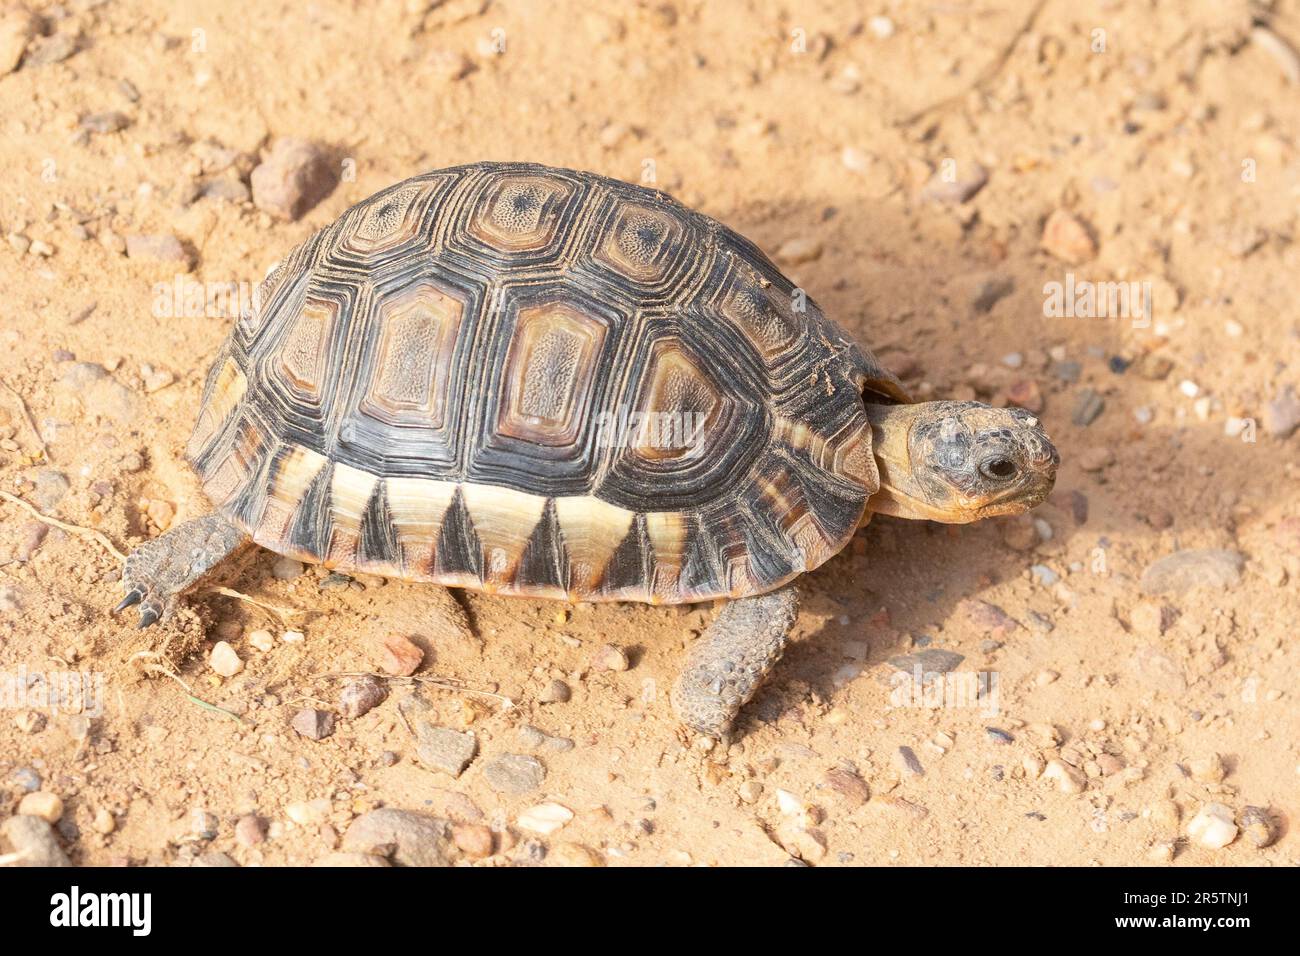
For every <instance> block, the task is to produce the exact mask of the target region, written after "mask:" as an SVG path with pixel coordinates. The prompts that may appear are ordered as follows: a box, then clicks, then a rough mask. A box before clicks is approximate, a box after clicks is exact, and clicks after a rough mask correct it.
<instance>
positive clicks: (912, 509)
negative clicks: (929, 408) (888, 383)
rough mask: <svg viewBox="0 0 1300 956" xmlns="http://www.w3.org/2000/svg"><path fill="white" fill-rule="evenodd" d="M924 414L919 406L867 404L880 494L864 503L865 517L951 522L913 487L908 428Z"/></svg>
mask: <svg viewBox="0 0 1300 956" xmlns="http://www.w3.org/2000/svg"><path fill="white" fill-rule="evenodd" d="M924 414H925V403H921V404H919V405H874V404H871V403H868V404H867V418H869V419H870V420H871V450H872V451H873V452H874V453H875V456H876V468H877V469H878V470H879V472H880V490H879V491H877V492H876V493H875V494H874V495H872V496H871V500H870V501H868V502H867V514H868V516H870V515H872V514H884V515H893V516H894V517H897V518H915V519H921V520H930V521H952V520H953V519H952V517H951V516H950V515H947V514H946V513H945V512H944V511H942V510H940V509H938V508H935V507H934V506H933V505H931V504H930V503H929V502H928V500H927V495H926V493H925V492H924V491H923V490H922V489H921V487H920V486H919V485H918V484H917V483H916V480H915V468H914V467H913V464H912V454H911V448H910V443H909V438H910V437H911V434H912V426H913V425H914V424H915V423H916V421H917V420H918V419H919V418H921V417H922V416H923V415H924Z"/></svg>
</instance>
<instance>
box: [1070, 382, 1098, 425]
mask: <svg viewBox="0 0 1300 956" xmlns="http://www.w3.org/2000/svg"><path fill="white" fill-rule="evenodd" d="M1105 408H1106V400H1105V399H1104V398H1102V397H1101V396H1100V395H1098V394H1097V393H1096V392H1094V391H1093V390H1092V389H1090V388H1085V389H1084V390H1083V391H1082V392H1080V393H1079V397H1078V399H1076V400H1075V403H1074V411H1073V412H1072V413H1071V415H1070V420H1071V421H1072V422H1074V424H1076V425H1078V426H1080V427H1084V428H1086V427H1087V426H1088V425H1091V424H1092V423H1093V422H1095V421H1096V420H1097V417H1098V416H1099V415H1101V413H1102V412H1103V411H1104V410H1105Z"/></svg>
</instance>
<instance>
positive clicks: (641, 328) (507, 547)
mask: <svg viewBox="0 0 1300 956" xmlns="http://www.w3.org/2000/svg"><path fill="white" fill-rule="evenodd" d="M258 292H259V295H258V299H257V305H256V307H255V308H254V309H253V310H251V311H249V312H246V313H245V314H244V316H242V317H241V318H240V319H239V320H238V321H237V322H236V324H235V327H234V328H233V330H232V332H231V334H230V336H229V338H228V339H227V340H226V342H225V343H224V344H223V346H222V348H221V351H220V353H219V355H218V356H217V358H216V360H215V362H214V363H213V366H212V370H211V371H210V372H209V374H208V378H207V382H206V385H205V388H204V394H203V404H202V408H201V410H200V413H199V417H198V422H197V424H196V426H195V430H194V434H193V436H192V438H191V440H190V444H189V448H188V456H189V458H190V461H191V462H192V464H193V465H194V467H195V469H196V470H197V472H198V474H199V477H200V478H201V480H202V482H203V487H204V490H205V492H206V493H207V495H208V496H209V497H210V498H211V499H212V501H213V503H214V504H215V506H216V507H217V508H218V509H219V510H220V512H221V513H223V514H225V515H226V516H227V517H228V518H229V519H230V520H232V521H233V522H234V523H235V524H237V525H239V526H240V527H242V528H244V529H245V530H247V531H248V532H249V534H250V535H251V536H252V537H253V539H254V540H255V541H256V542H257V543H258V544H260V545H263V546H264V547H266V548H269V549H270V550H272V551H275V552H278V553H281V554H285V555H290V556H292V557H295V558H299V559H301V560H304V561H309V562H320V563H323V564H325V565H326V566H328V567H332V568H336V569H338V570H340V571H350V570H359V571H364V572H369V573H374V574H381V575H386V576H391V577H398V578H403V579H408V580H418V581H433V582H438V583H441V584H445V585H450V586H456V587H469V588H476V589H480V590H485V591H490V592H499V593H504V594H516V595H526V596H536V597H547V598H561V599H568V600H624V601H646V602H651V603H683V602H692V601H704V600H710V599H713V598H718V597H728V596H729V597H743V596H746V595H751V594H758V593H762V592H764V591H769V590H772V589H773V588H776V587H778V586H780V585H782V584H783V583H785V582H786V581H789V580H790V579H791V578H793V577H795V576H796V575H798V574H800V573H802V572H804V571H807V570H811V569H812V568H815V567H817V566H818V565H820V564H821V563H822V562H824V561H825V560H827V559H828V558H829V557H830V556H831V555H833V554H834V553H835V552H837V551H838V550H839V549H840V548H842V547H843V546H844V545H845V543H847V541H848V540H849V539H850V538H851V537H852V535H853V533H854V531H855V530H856V528H857V527H858V525H859V524H860V522H861V520H862V518H863V514H864V510H865V506H866V502H867V499H868V497H870V495H871V494H872V493H873V492H875V491H876V490H877V487H878V476H877V473H876V466H875V460H874V458H873V456H872V452H871V429H870V425H869V423H868V421H867V418H866V415H865V411H864V408H863V403H862V395H863V393H864V391H865V392H866V393H868V394H869V395H871V394H874V395H876V396H878V400H879V399H884V400H892V401H906V400H907V396H906V395H905V394H904V392H903V390H902V388H901V387H900V386H899V384H898V382H897V380H896V379H894V378H893V376H891V375H890V374H889V373H888V372H886V371H884V370H883V369H882V368H881V367H880V366H879V364H878V363H877V362H876V361H875V359H874V358H873V357H872V356H871V355H870V354H869V353H868V352H866V351H865V350H862V349H860V348H858V347H857V346H856V345H854V344H853V343H852V342H850V341H849V340H848V339H847V338H846V337H845V335H844V334H843V333H842V332H841V330H839V329H838V328H837V327H836V326H835V325H834V324H833V323H831V322H830V321H828V320H827V319H825V318H824V317H823V316H822V314H821V312H820V310H819V309H818V308H817V306H816V305H815V304H814V303H813V302H812V301H811V299H806V300H805V299H804V297H803V295H802V293H801V292H800V291H799V290H797V289H795V288H794V286H793V285H792V283H791V282H790V281H789V280H788V279H786V278H785V277H784V276H783V275H782V274H781V273H780V272H779V271H778V270H777V269H776V267H775V266H774V265H772V263H771V262H769V261H768V260H767V258H766V257H764V255H763V254H762V253H761V252H759V250H758V249H757V248H756V247H755V246H754V245H753V244H751V243H750V242H748V241H747V240H745V239H743V238H742V237H740V236H738V235H737V234H736V233H734V232H732V231H731V230H729V229H727V228H726V227H725V226H722V225H721V224H719V223H718V222H716V221H715V220H713V219H710V218H709V217H707V216H704V215H701V214H699V213H696V212H692V211H691V210H689V209H687V208H685V207H684V206H682V205H681V204H680V203H678V202H676V201H674V200H673V199H671V198H669V197H668V196H666V195H665V194H663V193H660V192H658V191H655V190H652V189H647V188H644V187H641V186H634V185H629V184H627V183H623V182H618V181H615V180H610V179H606V178H604V177H601V176H596V175H593V174H590V173H582V172H575V171H572V170H565V169H554V168H549V167H545V166H538V165H533V164H524V163H480V164H475V165H470V166H461V167H456V168H452V169H445V170H438V171H435V172H430V173H427V174H425V175H421V176H416V177H414V178H412V179H408V180H406V181H405V182H402V183H399V184H397V185H395V186H393V187H391V188H389V189H385V190H383V191H382V192H380V193H378V194H376V195H374V196H372V197H371V198H369V199H367V200H365V201H363V202H361V203H359V204H357V205H356V206H353V207H352V208H351V209H349V210H348V211H347V212H345V213H344V214H343V215H342V216H341V217H339V219H338V220H336V221H335V222H334V223H332V224H331V225H330V226H328V227H326V228H325V229H323V230H321V231H320V232H318V233H316V234H315V235H314V236H312V237H311V238H310V239H308V240H307V241H306V242H304V243H303V244H302V245H301V246H299V247H298V248H297V249H295V250H294V251H293V252H292V253H291V254H290V255H289V256H287V257H286V258H285V260H284V261H282V262H281V263H280V264H279V265H278V266H277V267H276V268H275V270H274V271H273V272H272V273H271V274H270V275H269V276H268V277H267V279H266V280H265V282H264V283H263V284H262V286H261V287H260V288H259V290H258Z"/></svg>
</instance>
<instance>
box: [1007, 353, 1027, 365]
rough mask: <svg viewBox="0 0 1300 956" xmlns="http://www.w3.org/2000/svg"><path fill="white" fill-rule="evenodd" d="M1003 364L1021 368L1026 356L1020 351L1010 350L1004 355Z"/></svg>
mask: <svg viewBox="0 0 1300 956" xmlns="http://www.w3.org/2000/svg"><path fill="white" fill-rule="evenodd" d="M1002 364H1003V365H1005V366H1006V367H1007V368H1020V366H1022V365H1024V364H1025V357H1024V356H1023V355H1021V354H1020V353H1019V352H1008V353H1007V354H1006V355H1004V356H1002Z"/></svg>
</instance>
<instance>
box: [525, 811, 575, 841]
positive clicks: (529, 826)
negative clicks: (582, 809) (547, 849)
mask: <svg viewBox="0 0 1300 956" xmlns="http://www.w3.org/2000/svg"><path fill="white" fill-rule="evenodd" d="M572 819H573V811H572V810H570V809H569V808H568V807H564V806H561V805H560V804H558V803H539V804H538V805H537V806H535V807H529V808H528V809H527V810H525V811H524V812H523V813H521V814H519V825H520V826H521V827H523V828H524V829H525V830H532V831H533V832H534V833H540V834H542V835H543V836H545V835H546V834H548V833H554V832H555V831H556V830H558V829H560V827H562V826H564V825H565V824H566V823H568V822H569V821H570V820H572Z"/></svg>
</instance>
